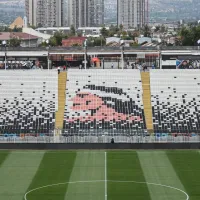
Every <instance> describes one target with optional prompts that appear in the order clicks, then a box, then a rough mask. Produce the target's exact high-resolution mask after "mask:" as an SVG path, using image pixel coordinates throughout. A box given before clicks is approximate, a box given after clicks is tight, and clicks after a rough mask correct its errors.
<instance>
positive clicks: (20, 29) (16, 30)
mask: <svg viewBox="0 0 200 200" xmlns="http://www.w3.org/2000/svg"><path fill="white" fill-rule="evenodd" d="M12 32H22V28H18V27H17V26H15V27H14V29H13V30H12Z"/></svg>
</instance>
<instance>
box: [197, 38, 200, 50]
mask: <svg viewBox="0 0 200 200" xmlns="http://www.w3.org/2000/svg"><path fill="white" fill-rule="evenodd" d="M197 45H198V50H199V46H200V39H199V40H198V41H197Z"/></svg>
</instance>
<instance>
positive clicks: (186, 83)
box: [150, 70, 200, 133]
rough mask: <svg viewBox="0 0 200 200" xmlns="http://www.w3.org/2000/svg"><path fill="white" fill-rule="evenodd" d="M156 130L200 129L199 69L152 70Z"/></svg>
mask: <svg viewBox="0 0 200 200" xmlns="http://www.w3.org/2000/svg"><path fill="white" fill-rule="evenodd" d="M150 73H151V74H150V75H151V99H152V109H153V123H154V130H155V132H157V133H192V132H199V130H200V71H199V70H157V71H156V70H155V71H153V70H152V71H151V72H150Z"/></svg>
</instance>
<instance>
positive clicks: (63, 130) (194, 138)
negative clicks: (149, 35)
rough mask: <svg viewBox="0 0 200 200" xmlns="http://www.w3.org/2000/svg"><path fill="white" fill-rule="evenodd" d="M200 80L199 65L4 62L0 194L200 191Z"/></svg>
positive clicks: (187, 195)
mask: <svg viewBox="0 0 200 200" xmlns="http://www.w3.org/2000/svg"><path fill="white" fill-rule="evenodd" d="M199 86H200V74H199V70H195V69H194V70H189V69H188V70H187V69H185V70H179V69H176V70H173V69H168V70H162V69H160V70H151V69H150V70H149V71H147V72H143V71H140V70H136V69H126V70H122V69H87V70H84V69H83V70H82V69H73V68H72V69H68V70H67V71H62V70H61V71H60V70H59V71H57V70H2V71H0V88H1V89H0V105H1V107H0V113H1V115H0V132H1V137H0V147H1V149H2V150H1V151H0V179H1V184H0V199H1V200H22V199H24V200H66V199H67V200H88V199H89V200H93V199H99V200H112V199H115V200H121V199H124V200H130V199H135V200H169V199H170V200H189V199H190V200H199V199H200V190H199V187H200V169H199V165H200V154H199V153H200V151H199V150H198V149H199V148H198V147H199V109H200V108H199V105H200V96H199V91H200V87H199ZM51 145H54V146H51ZM79 145H80V146H79ZM156 145H159V146H156ZM170 145H173V146H170ZM179 145H180V146H179ZM6 149H7V150H6ZM123 149H124V150H123ZM134 149H135V150H134ZM144 149H148V150H144ZM155 149H157V150H155ZM158 149H159V150H158ZM175 149H179V150H175ZM181 149H185V150H181ZM187 149H194V150H187ZM195 149H196V150H195Z"/></svg>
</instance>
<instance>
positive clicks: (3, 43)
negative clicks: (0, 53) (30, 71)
mask: <svg viewBox="0 0 200 200" xmlns="http://www.w3.org/2000/svg"><path fill="white" fill-rule="evenodd" d="M2 45H3V46H4V47H5V70H6V68H7V52H6V45H7V42H6V40H4V41H3V42H2Z"/></svg>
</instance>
